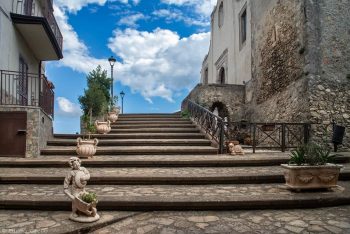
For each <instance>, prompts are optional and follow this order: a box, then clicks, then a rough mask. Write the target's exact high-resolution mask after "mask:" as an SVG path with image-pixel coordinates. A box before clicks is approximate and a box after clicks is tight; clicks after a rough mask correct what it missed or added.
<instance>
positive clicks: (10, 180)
mask: <svg viewBox="0 0 350 234" xmlns="http://www.w3.org/2000/svg"><path fill="white" fill-rule="evenodd" d="M63 180H64V176H50V175H49V176H28V175H23V176H22V175H7V176H0V184H47V185H53V184H62V182H63ZM349 180H350V171H346V172H341V173H340V175H339V181H349ZM284 182H285V179H284V176H283V175H282V174H265V175H232V176H222V175H219V176H206V175H203V176H198V177H191V176H171V175H168V176H120V175H118V176H101V175H98V174H94V176H93V177H91V179H90V180H89V184H91V185H213V184H271V183H284Z"/></svg>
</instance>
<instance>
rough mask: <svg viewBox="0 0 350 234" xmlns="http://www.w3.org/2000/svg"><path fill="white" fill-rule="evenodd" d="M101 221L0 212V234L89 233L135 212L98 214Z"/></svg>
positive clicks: (57, 214)
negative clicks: (88, 222)
mask: <svg viewBox="0 0 350 234" xmlns="http://www.w3.org/2000/svg"><path fill="white" fill-rule="evenodd" d="M99 214H100V216H101V219H100V220H99V221H98V222H95V223H90V224H82V223H76V222H73V221H70V220H69V215H70V212H68V211H67V212H63V211H61V212H60V211H33V210H0V233H8V234H10V233H18V234H22V233H48V234H55V233H67V232H68V233H70V232H77V231H79V230H80V231H85V232H86V231H89V230H95V229H96V228H101V227H104V226H106V225H108V224H113V223H115V222H117V221H118V220H121V219H124V218H127V217H130V216H132V215H135V214H136V213H135V212H99Z"/></svg>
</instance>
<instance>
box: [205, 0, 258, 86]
mask: <svg viewBox="0 0 350 234" xmlns="http://www.w3.org/2000/svg"><path fill="white" fill-rule="evenodd" d="M249 9H250V1H247V0H235V1H232V0H218V2H217V5H216V7H215V9H214V11H213V12H212V15H211V40H210V48H209V52H208V55H207V56H206V57H205V58H204V61H203V65H202V70H201V83H202V84H244V83H245V82H247V81H249V80H250V79H251V29H250V23H249V22H250V21H251V14H250V11H249Z"/></svg>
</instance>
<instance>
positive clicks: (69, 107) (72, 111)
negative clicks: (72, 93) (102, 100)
mask: <svg viewBox="0 0 350 234" xmlns="http://www.w3.org/2000/svg"><path fill="white" fill-rule="evenodd" d="M56 101H57V103H58V114H59V115H64V116H80V115H81V114H82V111H81V109H80V107H79V105H78V104H76V103H73V102H71V101H69V100H68V99H67V98H65V97H58V98H56Z"/></svg>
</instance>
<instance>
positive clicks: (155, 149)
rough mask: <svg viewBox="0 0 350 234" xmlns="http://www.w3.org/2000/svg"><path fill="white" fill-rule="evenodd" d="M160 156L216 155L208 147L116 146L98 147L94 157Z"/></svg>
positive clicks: (50, 150)
mask: <svg viewBox="0 0 350 234" xmlns="http://www.w3.org/2000/svg"><path fill="white" fill-rule="evenodd" d="M75 150H76V147H69V146H65V147H63V146H62V147H59V146H56V147H54V146H52V147H51V146H50V147H47V148H45V149H43V150H41V155H76V152H75ZM128 154H129V155H152V154H155V155H161V154H165V155H166V154H195V155H198V154H217V149H216V148H214V147H210V146H116V147H107V146H106V147H98V148H97V152H96V155H128Z"/></svg>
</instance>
